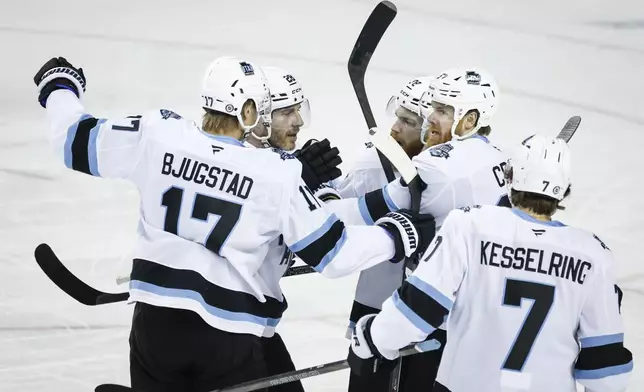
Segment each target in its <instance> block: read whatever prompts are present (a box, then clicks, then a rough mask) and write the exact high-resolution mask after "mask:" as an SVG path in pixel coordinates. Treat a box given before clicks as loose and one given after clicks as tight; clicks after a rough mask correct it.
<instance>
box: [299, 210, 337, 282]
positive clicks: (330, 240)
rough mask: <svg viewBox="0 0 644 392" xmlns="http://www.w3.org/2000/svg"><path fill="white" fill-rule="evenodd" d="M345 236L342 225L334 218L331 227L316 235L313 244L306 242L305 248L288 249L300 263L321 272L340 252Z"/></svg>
mask: <svg viewBox="0 0 644 392" xmlns="http://www.w3.org/2000/svg"><path fill="white" fill-rule="evenodd" d="M323 227H326V226H323ZM346 236H347V234H346V231H345V226H344V223H343V222H342V221H340V220H338V219H337V217H336V218H335V221H334V222H333V223H332V225H331V227H330V228H328V229H326V230H325V231H323V232H320V233H319V235H316V238H315V240H314V241H313V242H309V241H307V242H306V243H307V245H306V247H303V248H302V247H301V246H298V247H296V248H293V247H290V248H291V250H292V251H294V252H295V253H296V254H297V256H298V257H299V258H300V259H302V261H304V262H305V263H306V264H308V265H310V266H311V267H313V268H314V269H315V270H316V271H318V272H321V271H322V270H323V269H324V268H325V267H326V266H327V265H328V264H329V263H330V262H331V261H332V260H333V258H334V257H335V255H336V254H337V253H338V252H339V251H340V249H341V248H342V246H343V245H344V243H345V242H346ZM298 244H299V242H298ZM296 245H297V244H296ZM296 249H298V250H296Z"/></svg>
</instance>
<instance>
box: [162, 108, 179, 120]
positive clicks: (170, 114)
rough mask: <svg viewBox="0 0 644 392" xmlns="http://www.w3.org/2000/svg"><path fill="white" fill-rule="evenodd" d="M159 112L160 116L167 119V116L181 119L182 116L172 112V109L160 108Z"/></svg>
mask: <svg viewBox="0 0 644 392" xmlns="http://www.w3.org/2000/svg"><path fill="white" fill-rule="evenodd" d="M160 112H161V118H163V119H164V120H167V119H169V118H173V119H175V120H181V119H182V118H183V117H181V116H180V115H178V114H177V113H175V112H173V111H172V110H168V109H161V110H160Z"/></svg>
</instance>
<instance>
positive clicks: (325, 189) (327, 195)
mask: <svg viewBox="0 0 644 392" xmlns="http://www.w3.org/2000/svg"><path fill="white" fill-rule="evenodd" d="M313 195H315V197H317V198H318V199H320V200H322V201H323V202H325V203H326V202H328V201H331V200H340V199H342V197H341V196H340V193H339V192H338V191H336V190H335V189H333V188H331V187H330V186H328V185H327V184H322V185H320V187H319V188H318V189H316V190H315V191H314V192H313Z"/></svg>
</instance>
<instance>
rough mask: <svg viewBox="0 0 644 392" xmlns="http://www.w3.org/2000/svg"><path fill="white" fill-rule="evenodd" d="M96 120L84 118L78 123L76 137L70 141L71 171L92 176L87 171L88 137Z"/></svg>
mask: <svg viewBox="0 0 644 392" xmlns="http://www.w3.org/2000/svg"><path fill="white" fill-rule="evenodd" d="M97 122H98V120H97V119H96V118H94V117H89V118H86V119H84V120H82V121H80V122H79V123H78V127H77V129H76V135H75V136H74V140H73V141H72V148H71V150H72V169H74V170H76V171H79V172H81V173H85V174H89V175H92V173H91V172H90V170H89V152H88V150H87V148H88V145H89V135H90V131H91V130H92V128H94V127H95V126H96V123H97Z"/></svg>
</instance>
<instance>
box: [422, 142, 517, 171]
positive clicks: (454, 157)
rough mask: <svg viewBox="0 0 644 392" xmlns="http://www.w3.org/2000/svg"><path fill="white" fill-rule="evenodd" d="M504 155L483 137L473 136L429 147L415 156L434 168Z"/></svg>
mask: <svg viewBox="0 0 644 392" xmlns="http://www.w3.org/2000/svg"><path fill="white" fill-rule="evenodd" d="M504 155H505V153H504V152H503V150H501V149H500V148H499V147H497V146H496V145H494V144H492V143H491V142H490V141H489V140H488V139H487V138H486V137H485V136H479V135H475V136H472V137H469V138H466V139H461V140H451V141H448V142H445V143H442V144H437V145H435V146H432V147H429V148H427V149H426V150H424V151H423V152H422V153H421V154H419V155H418V156H417V159H418V160H419V161H421V162H425V163H427V164H431V165H433V166H436V167H443V166H446V165H449V164H450V162H453V161H462V160H467V161H468V162H471V160H474V159H476V158H480V157H484V156H495V158H496V157H498V156H504Z"/></svg>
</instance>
